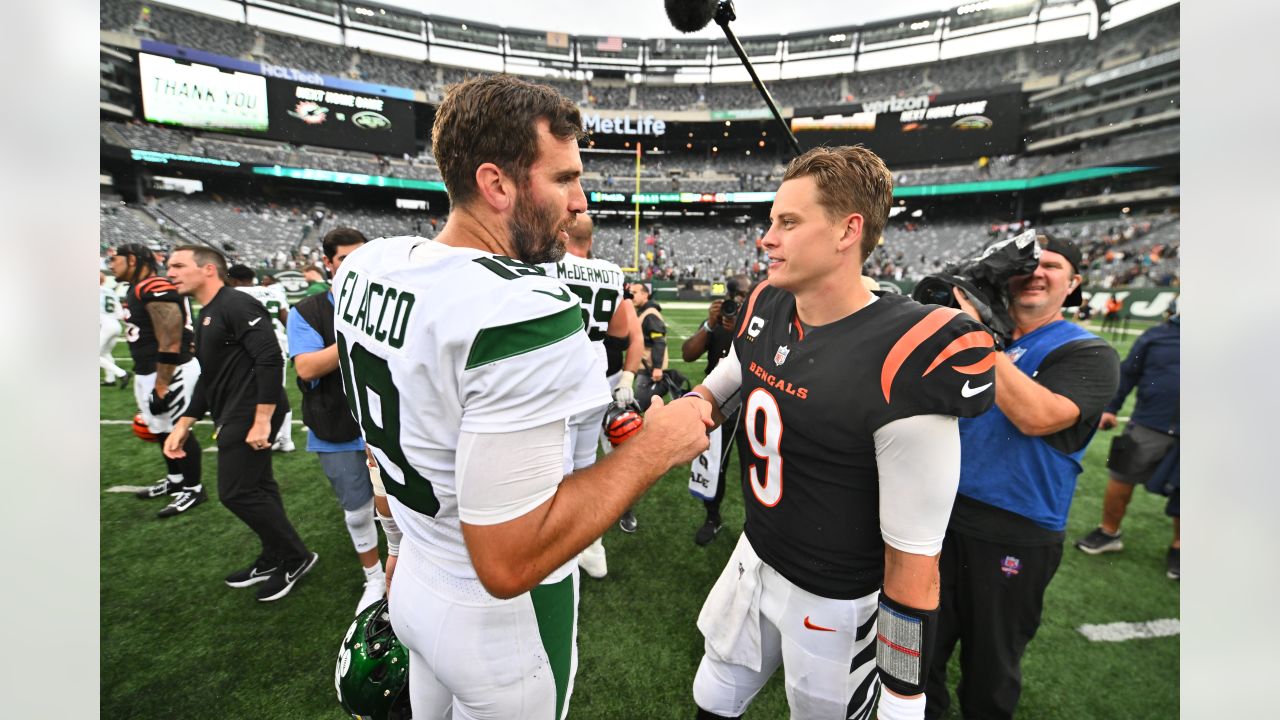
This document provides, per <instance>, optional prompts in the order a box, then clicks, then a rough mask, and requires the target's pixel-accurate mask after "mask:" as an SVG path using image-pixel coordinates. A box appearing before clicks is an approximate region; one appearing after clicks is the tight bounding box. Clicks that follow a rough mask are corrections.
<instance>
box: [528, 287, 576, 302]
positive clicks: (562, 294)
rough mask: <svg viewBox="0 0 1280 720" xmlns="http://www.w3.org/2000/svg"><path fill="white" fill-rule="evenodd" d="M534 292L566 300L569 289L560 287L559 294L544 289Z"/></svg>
mask: <svg viewBox="0 0 1280 720" xmlns="http://www.w3.org/2000/svg"><path fill="white" fill-rule="evenodd" d="M534 292H536V293H541V294H543V295H546V296H547V297H553V298H555V299H557V300H561V301H566V300H568V299H569V291H568V290H565V289H564V288H560V293H559V294H552V293H549V292H547V291H546V290H534Z"/></svg>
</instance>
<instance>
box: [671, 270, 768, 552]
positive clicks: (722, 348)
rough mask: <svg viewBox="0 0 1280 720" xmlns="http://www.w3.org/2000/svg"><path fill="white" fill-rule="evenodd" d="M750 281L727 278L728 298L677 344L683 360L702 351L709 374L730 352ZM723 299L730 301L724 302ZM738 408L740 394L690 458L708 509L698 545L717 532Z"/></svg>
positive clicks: (695, 485)
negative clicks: (701, 449)
mask: <svg viewBox="0 0 1280 720" xmlns="http://www.w3.org/2000/svg"><path fill="white" fill-rule="evenodd" d="M750 284H751V282H750V281H749V280H748V279H747V278H746V276H744V275H738V276H736V277H733V278H730V280H729V282H728V283H727V285H728V287H727V288H726V294H727V298H720V299H719V300H716V301H714V302H712V303H711V306H710V307H708V308H707V319H706V320H704V321H703V323H702V325H700V326H698V329H697V330H696V331H694V333H693V334H692V335H690V336H689V337H688V338H687V339H685V341H684V344H683V345H681V346H680V355H681V357H682V358H684V361H685V362H695V361H696V360H697V359H698V358H700V357H702V356H703V355H704V354H705V355H706V356H707V374H708V375H709V374H711V371H712V370H715V369H716V365H718V364H720V360H722V359H723V358H724V356H725V355H728V354H729V348H731V347H732V346H733V328H734V325H735V324H736V323H737V321H738V316H739V315H740V313H741V311H742V309H743V306H744V303H746V300H747V290H748V288H749V287H750ZM726 300H728V301H732V302H730V303H728V304H727V305H726ZM730 311H732V312H730ZM730 408H732V409H730ZM741 410H742V403H741V399H740V398H735V399H734V400H733V401H731V405H730V406H729V407H725V408H722V409H721V412H724V413H725V421H724V423H723V424H722V425H721V426H720V427H719V428H717V429H716V430H714V431H713V432H712V440H711V447H709V448H707V451H706V452H704V453H703V454H701V455H699V456H698V457H697V458H695V459H694V461H693V465H692V468H691V472H692V476H691V479H690V484H689V492H691V493H693V494H694V495H695V496H697V497H701V498H702V504H703V505H704V506H705V507H706V510H707V519H706V522H704V523H702V527H700V528H698V530H697V532H696V533H694V536H693V541H694V542H695V543H697V544H698V545H706V544H708V543H710V542H711V541H712V540H714V539H715V538H716V535H717V534H718V533H719V532H720V525H721V520H720V503H721V502H722V501H723V500H724V488H725V471H726V470H728V468H729V451H730V449H732V448H733V437H734V433H733V431H734V428H736V427H737V424H738V413H739V412H740V411H741ZM707 485H714V486H715V487H714V488H710V487H707Z"/></svg>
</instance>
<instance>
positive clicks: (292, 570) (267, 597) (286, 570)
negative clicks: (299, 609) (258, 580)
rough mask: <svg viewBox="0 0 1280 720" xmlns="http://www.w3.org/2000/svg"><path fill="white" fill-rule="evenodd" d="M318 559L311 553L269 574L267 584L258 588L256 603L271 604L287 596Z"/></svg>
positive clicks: (318, 557) (317, 556)
mask: <svg viewBox="0 0 1280 720" xmlns="http://www.w3.org/2000/svg"><path fill="white" fill-rule="evenodd" d="M319 559H320V556H319V555H317V554H316V553H311V554H309V555H307V557H305V558H303V559H302V560H299V561H298V562H296V563H293V564H292V565H290V564H289V563H285V564H284V565H283V566H281V568H280V570H279V571H277V572H274V573H271V576H270V577H268V578H267V582H266V583H264V584H263V586H262V587H260V588H258V602H271V601H272V600H279V599H280V598H282V597H284V596H285V595H288V594H289V591H290V590H292V589H293V586H294V585H297V584H298V580H300V579H301V578H302V576H303V575H306V574H307V573H308V572H310V571H311V568H313V567H315V564H316V561H317V560H319Z"/></svg>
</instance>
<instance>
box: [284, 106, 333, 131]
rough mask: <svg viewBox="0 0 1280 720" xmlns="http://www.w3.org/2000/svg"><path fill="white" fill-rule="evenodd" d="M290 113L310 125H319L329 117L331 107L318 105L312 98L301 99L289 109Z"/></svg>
mask: <svg viewBox="0 0 1280 720" xmlns="http://www.w3.org/2000/svg"><path fill="white" fill-rule="evenodd" d="M289 115H291V116H292V117H295V118H297V119H299V120H301V121H302V122H304V123H306V124H308V125H319V124H321V123H323V122H324V121H325V120H328V119H329V108H327V107H324V106H323V105H317V104H316V103H313V102H311V101H310V100H299V101H298V104H297V105H295V106H294V108H293V109H292V110H290V111H289Z"/></svg>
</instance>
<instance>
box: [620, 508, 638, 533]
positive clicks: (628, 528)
mask: <svg viewBox="0 0 1280 720" xmlns="http://www.w3.org/2000/svg"><path fill="white" fill-rule="evenodd" d="M639 525H640V521H639V520H636V514H635V513H633V512H631V508H627V511H626V512H624V513H622V517H620V518H618V527H620V528H622V532H624V533H633V532H635V531H636V528H637V527H639Z"/></svg>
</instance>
